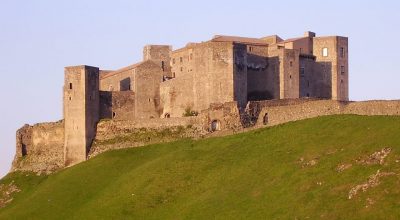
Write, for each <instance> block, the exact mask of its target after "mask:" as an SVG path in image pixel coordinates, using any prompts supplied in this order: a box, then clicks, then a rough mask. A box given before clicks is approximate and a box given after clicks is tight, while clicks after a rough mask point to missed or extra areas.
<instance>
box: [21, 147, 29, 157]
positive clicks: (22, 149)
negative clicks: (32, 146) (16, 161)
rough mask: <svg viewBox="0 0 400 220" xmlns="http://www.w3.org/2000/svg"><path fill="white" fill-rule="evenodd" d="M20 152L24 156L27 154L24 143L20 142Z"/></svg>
mask: <svg viewBox="0 0 400 220" xmlns="http://www.w3.org/2000/svg"><path fill="white" fill-rule="evenodd" d="M21 154H22V156H26V155H27V154H28V151H27V149H26V145H25V144H22V146H21Z"/></svg>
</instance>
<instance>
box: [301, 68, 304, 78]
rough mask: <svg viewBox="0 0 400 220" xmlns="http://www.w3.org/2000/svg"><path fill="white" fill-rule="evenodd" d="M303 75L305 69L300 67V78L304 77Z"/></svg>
mask: <svg viewBox="0 0 400 220" xmlns="http://www.w3.org/2000/svg"><path fill="white" fill-rule="evenodd" d="M304 75H305V69H304V67H301V68H300V76H301V77H304Z"/></svg>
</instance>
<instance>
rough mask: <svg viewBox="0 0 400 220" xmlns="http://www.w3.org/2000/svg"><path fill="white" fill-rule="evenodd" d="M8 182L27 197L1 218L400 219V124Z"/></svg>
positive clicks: (228, 140) (279, 136) (379, 120)
mask: <svg viewBox="0 0 400 220" xmlns="http://www.w3.org/2000/svg"><path fill="white" fill-rule="evenodd" d="M385 148H387V149H386V150H383V151H382V149H385ZM389 148H390V149H389ZM388 149H389V150H388ZM374 152H375V154H374ZM382 152H383V153H382ZM386 155H387V157H385V156H386ZM378 170H379V172H378ZM11 181H14V182H13V184H15V185H16V186H17V187H18V188H19V189H20V190H21V192H19V193H15V194H13V196H14V200H13V201H12V202H11V203H9V204H8V205H7V206H6V207H4V208H1V209H0V219H400V117H387V116H374V117H367V116H354V115H345V116H327V117H320V118H315V119H309V120H304V121H298V122H292V123H287V124H284V125H280V126H275V127H271V128H265V129H259V130H255V131H251V132H247V133H241V134H237V135H233V136H227V137H218V138H210V139H204V140H198V141H193V140H181V141H177V142H173V143H167V144H157V145H151V146H146V147H141V148H132V149H125V150H116V151H110V152H106V153H104V154H101V155H99V156H97V157H95V158H93V159H91V160H89V161H87V162H85V163H81V164H79V165H77V166H74V167H72V168H69V169H65V170H63V171H61V172H58V173H56V174H53V175H50V176H36V175H33V174H28V173H14V174H10V175H8V176H6V177H5V178H3V179H2V180H1V181H0V183H2V184H10V182H11ZM357 185H358V186H359V187H358V188H357V187H356V186H357ZM352 189H353V192H354V191H355V192H356V194H355V195H352V198H351V199H349V193H350V191H351V190H352Z"/></svg>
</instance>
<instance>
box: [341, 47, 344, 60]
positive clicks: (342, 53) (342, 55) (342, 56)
mask: <svg viewBox="0 0 400 220" xmlns="http://www.w3.org/2000/svg"><path fill="white" fill-rule="evenodd" d="M340 57H341V58H344V48H343V47H341V48H340Z"/></svg>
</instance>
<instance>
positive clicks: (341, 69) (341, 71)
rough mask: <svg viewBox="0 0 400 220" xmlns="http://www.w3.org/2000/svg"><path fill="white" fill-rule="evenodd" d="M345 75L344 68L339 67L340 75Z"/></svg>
mask: <svg viewBox="0 0 400 220" xmlns="http://www.w3.org/2000/svg"><path fill="white" fill-rule="evenodd" d="M345 73H346V71H345V69H344V66H340V74H342V75H344V74H345Z"/></svg>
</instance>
